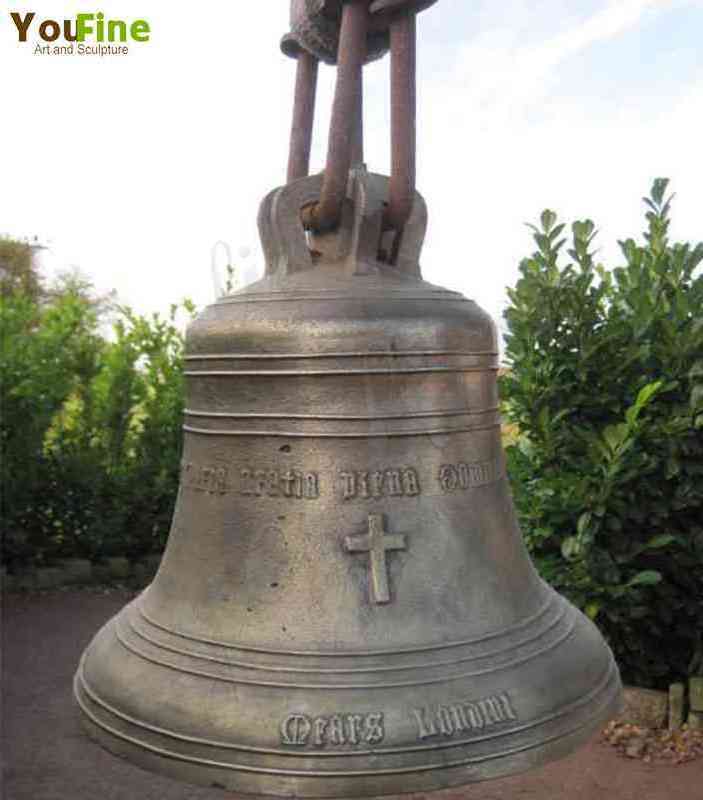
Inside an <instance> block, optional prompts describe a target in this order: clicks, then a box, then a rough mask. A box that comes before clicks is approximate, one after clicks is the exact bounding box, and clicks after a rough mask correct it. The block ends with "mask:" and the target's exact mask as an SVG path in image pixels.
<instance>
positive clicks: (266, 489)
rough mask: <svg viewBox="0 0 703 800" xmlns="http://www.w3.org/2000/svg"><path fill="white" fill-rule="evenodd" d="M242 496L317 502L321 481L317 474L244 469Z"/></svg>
mask: <svg viewBox="0 0 703 800" xmlns="http://www.w3.org/2000/svg"><path fill="white" fill-rule="evenodd" d="M240 480H241V485H240V489H239V493H240V494H241V495H244V496H245V497H247V496H253V497H290V498H298V499H305V500H317V498H318V497H319V496H320V479H319V476H318V474H317V473H316V472H297V471H296V470H292V469H289V470H286V471H279V470H276V469H247V468H245V469H242V470H241V472H240Z"/></svg>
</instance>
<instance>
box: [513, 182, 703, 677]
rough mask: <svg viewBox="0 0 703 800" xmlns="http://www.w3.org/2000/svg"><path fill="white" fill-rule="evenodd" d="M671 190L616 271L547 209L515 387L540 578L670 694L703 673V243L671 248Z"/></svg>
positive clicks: (516, 329)
mask: <svg viewBox="0 0 703 800" xmlns="http://www.w3.org/2000/svg"><path fill="white" fill-rule="evenodd" d="M666 190H667V181H665V180H657V181H655V183H654V186H653V188H652V192H651V196H650V197H647V198H645V199H644V202H645V204H646V207H647V212H646V217H647V228H646V231H645V234H644V241H643V242H642V243H639V244H638V243H636V242H635V241H633V240H632V239H627V240H626V241H622V242H620V248H621V251H622V255H623V258H624V262H625V263H624V265H623V266H620V267H618V268H616V269H614V270H612V271H606V270H605V269H604V268H603V267H602V266H601V265H599V264H597V263H596V262H595V260H594V252H593V244H594V238H595V236H596V231H595V227H594V224H593V223H592V222H591V221H590V220H587V221H583V222H576V223H574V224H573V225H572V227H571V235H570V237H568V238H569V244H567V236H566V228H565V226H564V225H563V224H558V222H557V217H556V215H555V214H554V213H552V212H551V211H545V212H544V213H543V214H542V217H541V221H540V225H539V226H537V227H534V226H533V231H534V239H535V242H536V244H537V248H538V249H537V251H536V252H535V253H534V254H533V255H532V256H531V257H530V258H528V259H526V260H524V261H523V262H522V264H521V267H520V273H521V278H520V280H519V282H518V283H517V286H516V287H515V288H514V289H512V290H511V291H510V293H509V294H510V305H509V308H508V309H507V311H506V314H505V318H506V321H507V325H508V335H507V360H508V364H509V367H510V369H509V371H508V372H507V374H506V375H505V376H504V377H503V378H502V379H501V393H502V397H503V399H504V402H505V409H506V415H507V417H508V419H509V420H510V421H511V422H513V423H515V424H516V425H517V426H518V429H519V431H520V435H519V437H518V440H517V442H516V443H515V444H513V445H512V446H510V447H508V449H507V452H508V460H509V469H510V475H511V479H512V483H513V489H514V494H515V500H516V505H517V508H518V513H519V516H520V521H521V524H522V528H523V532H524V534H525V537H526V539H527V543H528V546H529V548H530V550H531V552H532V555H533V557H534V558H535V560H536V562H537V565H538V567H539V569H540V571H541V572H542V574H543V575H544V576H545V577H546V578H547V579H548V580H549V581H550V582H551V583H552V584H554V585H555V586H556V587H557V588H558V589H559V590H560V591H562V592H564V593H565V594H566V595H568V596H569V597H570V598H571V599H572V600H573V601H574V602H575V603H576V604H577V605H578V606H580V607H581V608H582V609H584V610H585V611H586V613H587V614H588V615H589V616H590V617H591V618H592V619H594V620H595V621H596V622H597V623H598V625H599V626H600V627H601V629H602V630H603V631H604V632H605V633H606V635H607V637H608V639H609V641H610V643H611V646H612V647H613V648H614V650H615V652H616V655H617V658H618V661H619V663H620V666H621V668H622V670H623V673H624V677H625V679H626V680H628V681H630V682H633V683H636V684H639V685H656V686H665V685H666V684H667V683H668V682H669V681H671V680H674V679H679V678H682V677H683V676H685V675H686V674H688V673H693V672H695V671H699V670H701V667H702V666H703V646H702V642H701V636H702V634H703V276H702V275H701V272H700V269H699V265H700V264H701V262H702V261H703V244H697V245H695V246H693V245H691V244H682V243H672V242H670V241H669V237H668V231H669V222H670V217H669V215H670V208H671V200H670V198H667V197H666V196H665V195H666ZM565 248H566V249H567V253H568V259H566V258H564V255H565V254H564V252H563V251H564V249H565Z"/></svg>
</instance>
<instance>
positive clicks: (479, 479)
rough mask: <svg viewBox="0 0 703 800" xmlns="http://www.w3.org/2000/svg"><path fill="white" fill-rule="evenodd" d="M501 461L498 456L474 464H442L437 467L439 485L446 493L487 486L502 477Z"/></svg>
mask: <svg viewBox="0 0 703 800" xmlns="http://www.w3.org/2000/svg"><path fill="white" fill-rule="evenodd" d="M502 463H503V462H502V460H501V459H500V458H496V459H493V460H492V461H480V462H478V463H476V464H463V463H460V464H442V466H441V467H440V468H439V485H440V487H441V489H442V491H443V492H445V493H447V494H451V493H452V492H464V491H466V490H467V489H474V488H476V487H478V486H487V485H488V484H490V483H495V482H496V481H497V480H498V479H499V478H501V477H502V475H503V466H502Z"/></svg>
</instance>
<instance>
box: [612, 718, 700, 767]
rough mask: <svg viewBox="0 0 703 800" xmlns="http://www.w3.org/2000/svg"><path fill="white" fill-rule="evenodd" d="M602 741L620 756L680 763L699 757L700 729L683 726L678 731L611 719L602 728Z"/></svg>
mask: <svg viewBox="0 0 703 800" xmlns="http://www.w3.org/2000/svg"><path fill="white" fill-rule="evenodd" d="M603 741H604V742H605V743H606V744H608V745H610V746H611V747H614V748H615V750H616V751H617V752H618V753H619V754H620V755H621V756H623V757H624V758H637V759H641V760H642V761H644V762H645V763H646V764H671V765H675V764H684V763H686V762H687V761H694V760H695V759H698V758H703V731H695V730H690V729H689V728H688V726H686V725H684V726H683V728H682V729H681V730H679V731H669V730H664V729H661V728H660V729H658V730H657V729H652V728H646V727H642V726H640V725H633V724H631V723H628V722H619V721H618V720H613V721H612V722H610V723H609V724H608V726H607V727H606V728H605V730H604V731H603Z"/></svg>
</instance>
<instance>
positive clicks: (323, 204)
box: [307, 0, 369, 231]
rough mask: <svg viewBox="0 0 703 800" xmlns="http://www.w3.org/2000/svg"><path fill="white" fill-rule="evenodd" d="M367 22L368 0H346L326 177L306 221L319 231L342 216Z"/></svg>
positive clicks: (359, 100) (359, 101)
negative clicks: (318, 199) (317, 201)
mask: <svg viewBox="0 0 703 800" xmlns="http://www.w3.org/2000/svg"><path fill="white" fill-rule="evenodd" d="M368 24H369V7H368V0H347V2H346V3H345V4H344V8H343V10H342V27H341V31H340V35H339V52H338V55H337V61H338V63H337V85H336V88H335V93H334V101H333V103H332V120H331V122H330V134H329V141H328V146H327V165H326V167H325V177H324V180H323V182H322V191H321V194H320V202H319V203H318V204H317V205H316V206H313V207H311V208H310V210H309V219H308V220H307V222H308V224H309V225H310V227H312V228H314V229H315V230H317V231H326V230H331V229H332V228H334V227H336V225H337V224H338V223H339V220H340V218H341V215H342V203H343V202H344V198H345V197H346V193H347V180H348V178H349V168H350V167H351V164H352V148H353V147H354V142H355V140H356V139H358V129H359V116H360V114H359V111H360V109H361V106H362V101H363V95H362V92H363V88H362V80H363V76H362V70H363V66H364V57H365V55H366V35H367V32H368ZM355 134H357V135H356V136H355ZM357 147H358V142H357Z"/></svg>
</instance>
